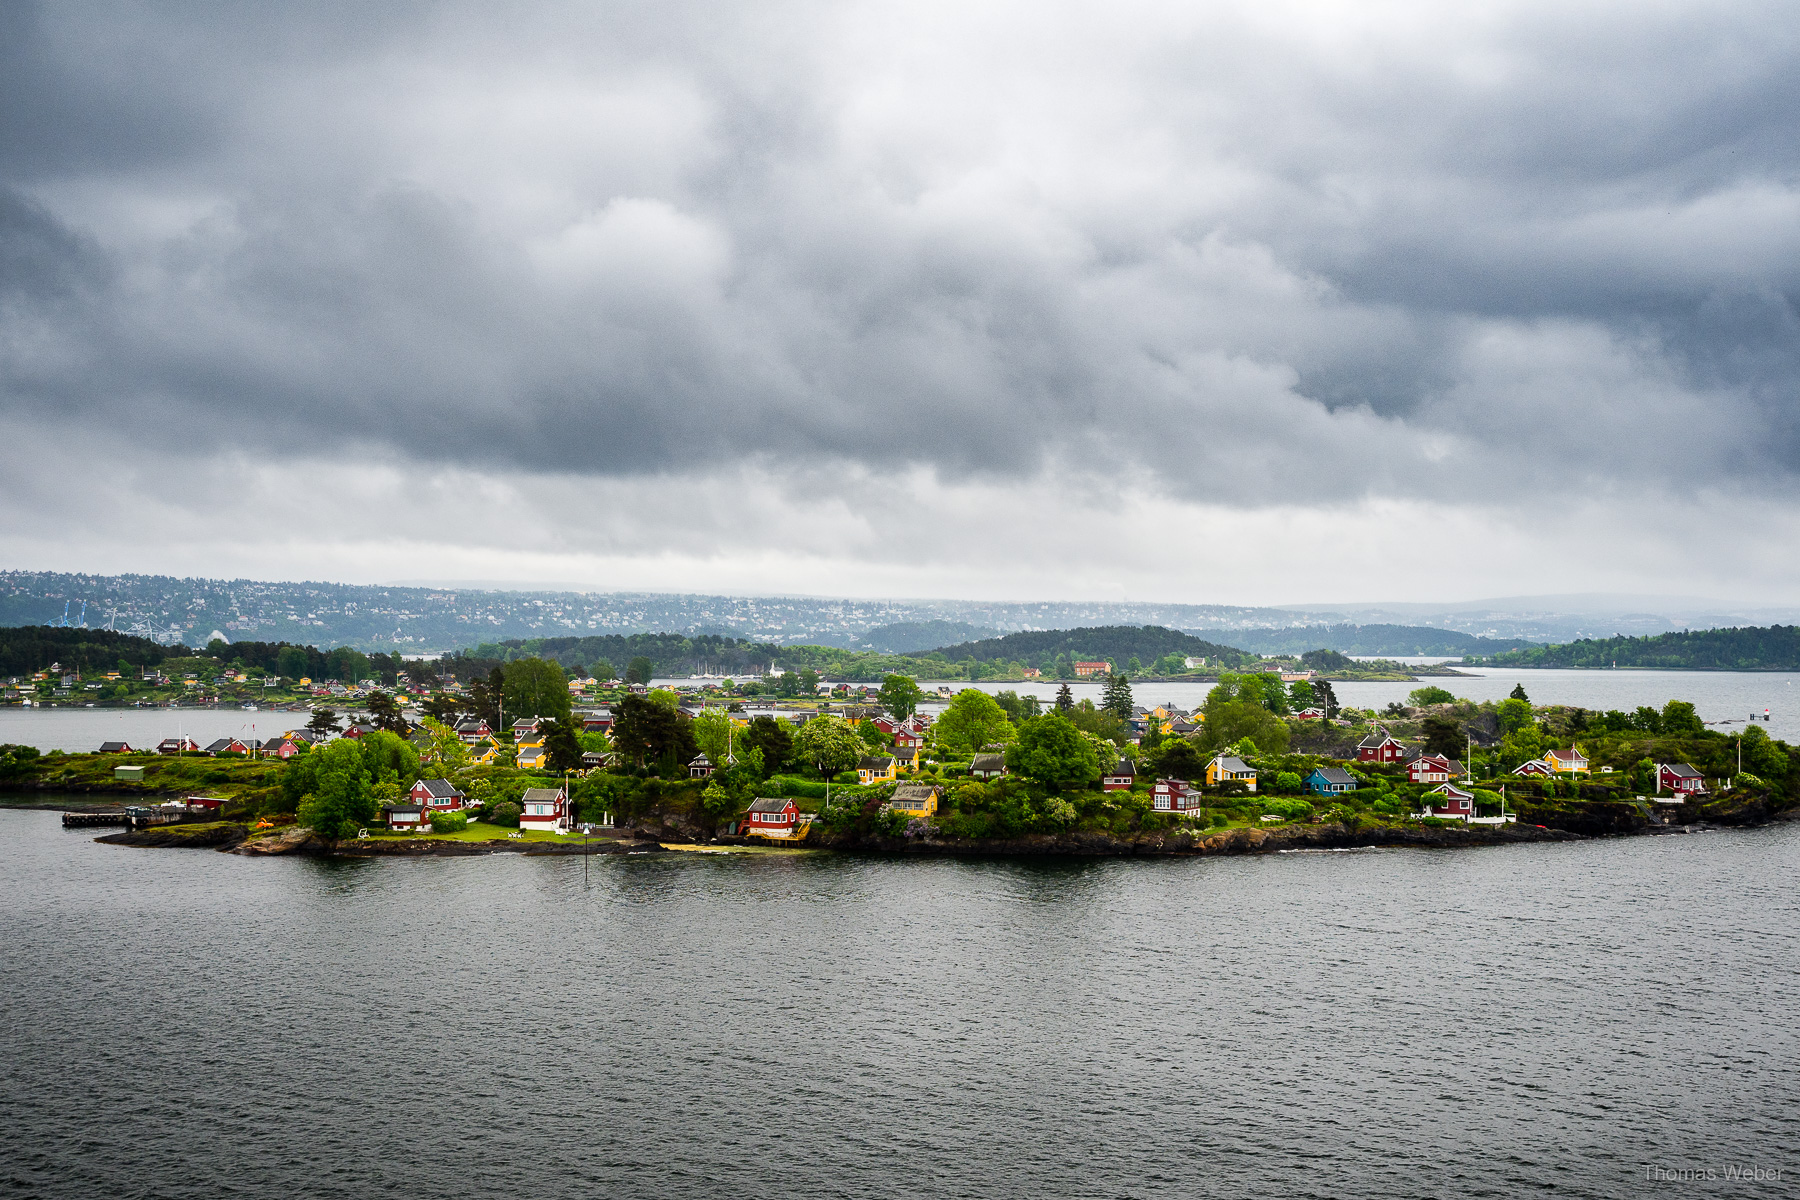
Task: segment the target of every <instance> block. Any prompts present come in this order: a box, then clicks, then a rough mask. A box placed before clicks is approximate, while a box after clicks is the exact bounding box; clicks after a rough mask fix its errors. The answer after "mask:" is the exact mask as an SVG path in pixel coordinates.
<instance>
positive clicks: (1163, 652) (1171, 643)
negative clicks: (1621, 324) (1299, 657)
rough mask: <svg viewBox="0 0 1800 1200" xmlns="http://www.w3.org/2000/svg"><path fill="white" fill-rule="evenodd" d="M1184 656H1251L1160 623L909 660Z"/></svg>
mask: <svg viewBox="0 0 1800 1200" xmlns="http://www.w3.org/2000/svg"><path fill="white" fill-rule="evenodd" d="M1311 648H1312V647H1310V646H1309V647H1308V649H1311ZM1190 655H1191V656H1193V657H1195V658H1204V659H1206V660H1207V661H1208V663H1209V664H1210V665H1213V666H1221V665H1222V666H1228V667H1229V666H1238V665H1240V664H1242V663H1245V662H1248V661H1250V660H1251V659H1253V658H1255V657H1256V656H1255V655H1253V654H1246V653H1244V651H1242V650H1239V649H1237V648H1236V647H1233V646H1221V645H1219V644H1218V643H1217V642H1208V641H1204V640H1202V639H1201V638H1197V637H1194V636H1193V635H1192V634H1187V633H1182V632H1181V631H1180V630H1178V629H1165V628H1163V627H1162V626H1160V625H1097V626H1093V627H1091V628H1087V629H1046V630H1036V631H1033V632H1029V633H1009V634H1007V635H1006V636H1005V637H997V638H987V639H985V640H983V641H979V642H964V643H962V644H961V645H958V646H945V647H943V648H942V649H940V650H934V651H932V652H930V654H929V655H915V656H914V657H919V658H924V657H930V658H940V657H941V658H943V659H944V660H945V661H947V662H962V661H965V660H970V659H972V660H974V661H975V662H1020V663H1024V664H1025V665H1027V666H1034V667H1049V666H1052V665H1054V664H1055V662H1056V660H1057V659H1058V658H1063V659H1066V660H1068V661H1070V662H1078V661H1084V660H1086V661H1099V660H1101V659H1104V660H1106V661H1108V662H1110V663H1112V664H1113V666H1114V667H1116V668H1120V669H1123V668H1124V667H1125V666H1127V665H1128V664H1129V663H1130V661H1131V660H1132V659H1134V658H1135V659H1137V660H1138V662H1139V663H1141V664H1142V665H1143V667H1144V669H1146V670H1148V669H1150V667H1151V664H1153V663H1156V662H1158V661H1159V660H1163V659H1167V658H1169V657H1171V656H1179V657H1182V658H1186V657H1188V656H1190Z"/></svg>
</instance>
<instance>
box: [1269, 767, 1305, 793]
mask: <svg viewBox="0 0 1800 1200" xmlns="http://www.w3.org/2000/svg"><path fill="white" fill-rule="evenodd" d="M1275 790H1276V791H1277V792H1279V793H1280V794H1281V795H1283V796H1297V795H1299V794H1300V776H1299V775H1298V774H1296V773H1295V772H1293V771H1282V772H1279V773H1278V774H1277V775H1276V776H1275Z"/></svg>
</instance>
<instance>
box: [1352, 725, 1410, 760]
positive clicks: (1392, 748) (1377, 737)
mask: <svg viewBox="0 0 1800 1200" xmlns="http://www.w3.org/2000/svg"><path fill="white" fill-rule="evenodd" d="M1356 757H1357V758H1358V759H1359V760H1360V761H1362V762H1379V763H1391V762H1400V761H1401V760H1403V759H1404V758H1405V757H1406V747H1405V746H1403V745H1401V744H1400V742H1399V741H1397V740H1396V739H1395V738H1394V736H1393V735H1392V734H1390V733H1389V732H1388V731H1387V730H1385V729H1381V730H1377V731H1376V732H1374V733H1371V734H1370V735H1369V736H1368V737H1366V738H1364V739H1363V740H1362V741H1360V742H1358V743H1357V744H1356Z"/></svg>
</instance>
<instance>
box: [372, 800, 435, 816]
mask: <svg viewBox="0 0 1800 1200" xmlns="http://www.w3.org/2000/svg"><path fill="white" fill-rule="evenodd" d="M381 811H382V812H384V813H389V814H400V813H417V814H420V815H423V814H424V812H425V806H424V805H423V804H420V803H419V802H418V801H416V800H402V801H400V803H398V804H384V805H382V806H381Z"/></svg>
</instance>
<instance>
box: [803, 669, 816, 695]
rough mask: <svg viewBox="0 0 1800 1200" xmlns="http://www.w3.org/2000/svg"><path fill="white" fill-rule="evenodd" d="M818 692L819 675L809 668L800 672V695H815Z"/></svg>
mask: <svg viewBox="0 0 1800 1200" xmlns="http://www.w3.org/2000/svg"><path fill="white" fill-rule="evenodd" d="M818 691H819V673H818V672H817V671H815V670H813V669H812V668H811V667H802V668H801V670H800V694H801V695H802V696H812V695H817V694H818Z"/></svg>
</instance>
